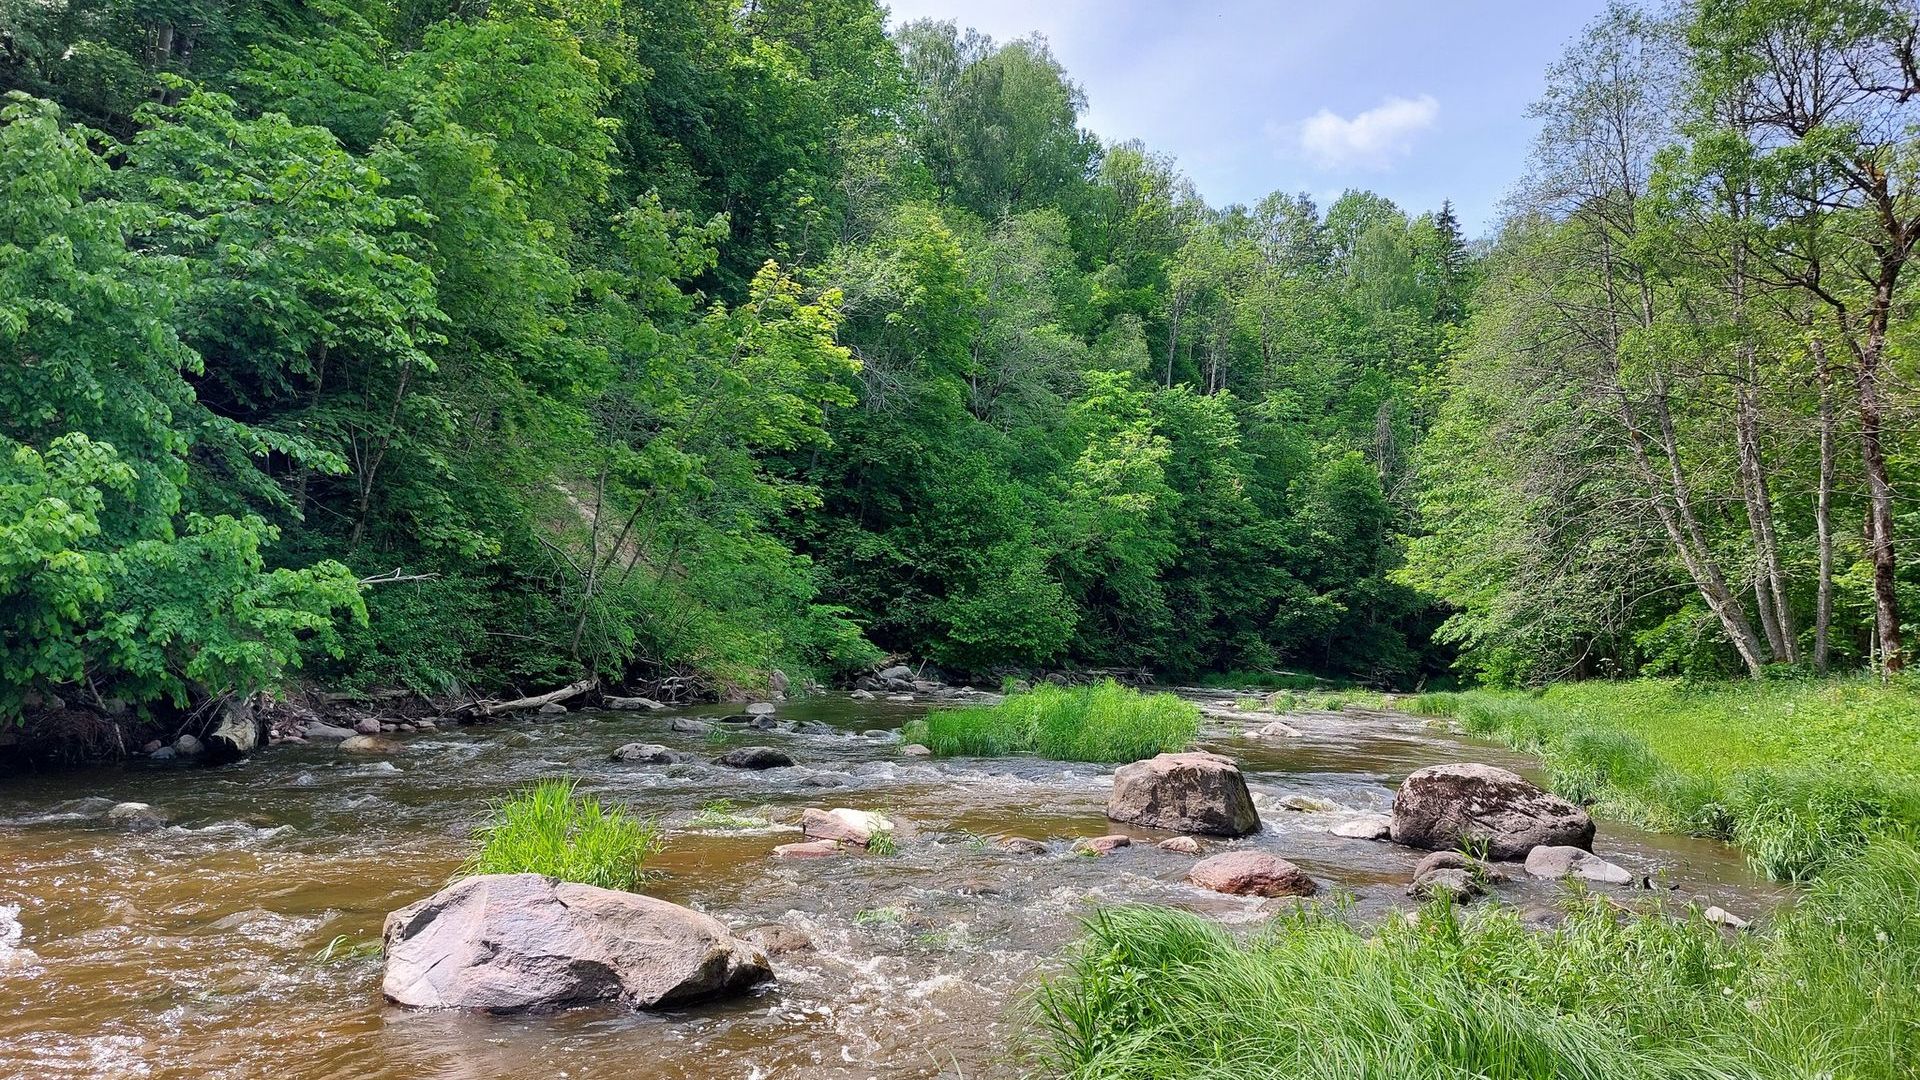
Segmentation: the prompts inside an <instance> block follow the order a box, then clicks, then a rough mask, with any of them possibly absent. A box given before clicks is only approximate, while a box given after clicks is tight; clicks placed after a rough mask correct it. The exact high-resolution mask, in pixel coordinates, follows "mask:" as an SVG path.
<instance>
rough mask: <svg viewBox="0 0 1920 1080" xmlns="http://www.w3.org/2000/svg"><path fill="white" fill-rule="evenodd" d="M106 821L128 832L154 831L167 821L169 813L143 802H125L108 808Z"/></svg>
mask: <svg viewBox="0 0 1920 1080" xmlns="http://www.w3.org/2000/svg"><path fill="white" fill-rule="evenodd" d="M105 821H106V822H107V824H109V825H113V826H116V827H118V828H122V829H125V830H127V831H128V832H152V831H153V830H154V829H158V828H160V827H161V826H163V825H165V824H166V823H167V815H166V813H165V812H164V811H161V810H156V809H155V808H153V807H152V806H150V805H148V804H146V803H143V802H123V803H115V804H114V805H113V806H112V807H111V808H110V809H108V810H107V813H106V817H105Z"/></svg>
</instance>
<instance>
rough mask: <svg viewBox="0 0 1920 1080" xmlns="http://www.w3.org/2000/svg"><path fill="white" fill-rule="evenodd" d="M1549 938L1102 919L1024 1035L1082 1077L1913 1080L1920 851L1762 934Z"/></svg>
mask: <svg viewBox="0 0 1920 1080" xmlns="http://www.w3.org/2000/svg"><path fill="white" fill-rule="evenodd" d="M1568 911H1569V914H1568V918H1567V921H1566V923H1565V924H1564V925H1563V926H1562V927H1561V928H1560V929H1558V930H1556V931H1553V932H1548V933H1540V932H1535V931H1531V930H1528V929H1527V928H1526V927H1525V926H1524V925H1523V924H1522V923H1521V921H1520V920H1519V918H1518V917H1517V916H1516V915H1514V914H1513V913H1512V912H1511V911H1510V910H1507V909H1499V908H1493V909H1487V910H1483V911H1479V912H1476V913H1474V914H1472V915H1470V916H1469V915H1461V914H1459V913H1457V912H1456V911H1455V910H1454V909H1453V908H1451V907H1449V906H1447V905H1446V904H1444V903H1436V904H1435V905H1432V906H1429V907H1428V908H1427V909H1426V911H1425V912H1424V913H1423V914H1422V917H1421V919H1420V920H1419V922H1418V924H1417V925H1410V924H1408V923H1407V922H1405V921H1403V920H1400V919H1397V918H1396V919H1390V920H1388V921H1387V922H1386V923H1385V924H1384V925H1383V926H1382V927H1381V928H1380V929H1379V931H1378V933H1377V934H1375V935H1373V936H1368V935H1367V934H1365V933H1364V932H1362V931H1360V930H1357V929H1355V928H1353V927H1352V926H1350V925H1349V924H1348V923H1347V922H1346V921H1345V920H1344V918H1343V917H1342V916H1341V914H1340V913H1339V912H1330V911H1328V910H1326V909H1324V908H1305V909H1301V910H1299V911H1296V912H1292V913H1288V914H1284V915H1282V916H1280V917H1279V918H1278V919H1276V920H1275V922H1274V923H1273V924H1272V925H1271V929H1269V930H1268V931H1267V932H1265V933H1263V934H1261V935H1259V936H1258V937H1256V938H1255V939H1253V940H1252V941H1251V942H1248V943H1244V944H1243V943H1241V942H1240V941H1238V940H1236V939H1235V938H1234V937H1233V936H1232V935H1231V934H1229V933H1228V932H1227V931H1225V930H1223V929H1221V928H1220V927H1218V926H1216V925H1214V924H1212V923H1210V922H1208V921H1206V920H1204V919H1202V918H1198V917H1196V916H1193V915H1190V914H1186V913H1183V912H1177V911H1171V910H1167V909H1161V908H1118V909H1112V910H1108V911H1105V912H1102V913H1099V914H1097V915H1095V916H1094V917H1093V918H1092V919H1091V920H1090V921H1089V923H1088V927H1087V933H1086V936H1085V938H1084V939H1083V940H1082V942H1081V944H1080V945H1079V946H1078V948H1077V949H1076V951H1075V952H1074V953H1073V955H1072V957H1071V959H1070V963H1069V967H1068V970H1067V972H1066V974H1064V975H1063V976H1061V977H1059V978H1056V979H1054V980H1052V981H1050V982H1048V983H1045V984H1043V985H1042V987H1041V989H1040V990H1039V991H1038V995H1037V999H1036V1013H1035V1015H1036V1019H1037V1023H1038V1026H1039V1027H1040V1029H1041V1032H1042V1034H1043V1035H1044V1036H1045V1038H1044V1042H1043V1048H1042V1050H1041V1052H1040V1060H1039V1061H1038V1062H1037V1063H1036V1064H1038V1065H1039V1066H1040V1071H1041V1072H1042V1073H1043V1074H1046V1075H1053V1076H1062V1077H1074V1078H1081V1080H1107V1078H1112V1080H1121V1078H1126V1080H1137V1078H1148V1077H1180V1078H1185V1080H1227V1078H1229V1077H1245V1076H1285V1077H1301V1078H1312V1080H1335V1078H1341V1080H1346V1078H1360V1080H1389V1078H1392V1080H1401V1078H1413V1080H1441V1078H1448V1080H1452V1078H1459V1077H1476V1078H1487V1080H1533V1078H1541V1077H1547V1078H1561V1077H1565V1078H1574V1077H1583V1078H1584V1077H1600V1076H1604V1077H1607V1078H1609V1080H1682V1078H1685V1080H1699V1078H1708V1080H1715V1078H1725V1080H1760V1078H1772V1077H1785V1076H1809V1077H1811V1076H1846V1077H1850V1078H1856V1080H1881V1078H1885V1080H1893V1078H1896V1077H1910V1076H1911V1075H1912V1072H1911V1069H1912V1063H1913V1062H1914V1061H1916V1060H1920V1019H1916V1018H1920V981H1917V980H1916V979H1915V973H1916V972H1917V971H1920V852H1916V850H1915V848H1914V847H1913V846H1912V845H1911V844H1909V843H1904V842H1901V841H1898V840H1892V839H1887V838H1881V839H1877V840H1875V841H1872V842H1871V843H1869V844H1868V845H1866V846H1865V847H1863V848H1862V849H1861V850H1860V852H1859V854H1858V857H1857V859H1856V860H1855V861H1854V862H1852V863H1850V864H1849V865H1848V866H1846V867H1845V868H1842V869H1837V870H1835V871H1833V872H1830V873H1829V875H1828V876H1827V877H1825V878H1823V879H1822V880H1821V882H1820V883H1819V884H1817V885H1816V886H1815V887H1814V888H1813V890H1812V891H1811V892H1810V893H1809V894H1808V895H1807V896H1806V897H1805V899H1803V900H1802V901H1801V902H1800V903H1799V905H1798V906H1797V907H1796V908H1795V909H1793V910H1790V911H1788V912H1787V913H1785V914H1784V915H1782V916H1781V917H1780V918H1779V920H1777V922H1776V924H1775V926H1774V927H1773V928H1772V929H1771V930H1769V931H1766V932H1763V933H1759V934H1729V933H1726V932H1723V931H1720V930H1718V929H1716V928H1714V927H1711V926H1709V925H1708V924H1707V923H1706V922H1705V921H1704V920H1703V919H1701V918H1700V917H1698V916H1697V915H1694V916H1689V917H1684V918H1674V917H1670V916H1667V915H1663V914H1652V915H1642V916H1633V917H1626V918H1622V917H1621V915H1620V913H1619V912H1618V911H1617V910H1616V909H1614V908H1613V907H1612V906H1611V905H1608V904H1607V903H1605V902H1604V901H1602V900H1599V899H1596V898H1592V897H1587V898H1583V899H1571V900H1569V901H1568Z"/></svg>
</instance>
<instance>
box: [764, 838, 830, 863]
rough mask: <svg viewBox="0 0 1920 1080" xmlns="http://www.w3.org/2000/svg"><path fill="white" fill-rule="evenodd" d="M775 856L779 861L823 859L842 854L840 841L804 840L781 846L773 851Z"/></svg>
mask: <svg viewBox="0 0 1920 1080" xmlns="http://www.w3.org/2000/svg"><path fill="white" fill-rule="evenodd" d="M773 854H774V857H775V858H779V859H823V858H826V857H827V856H829V855H838V854H840V841H838V840H803V841H801V842H799V843H797V844H781V845H780V846H778V847H776V848H774V849H773Z"/></svg>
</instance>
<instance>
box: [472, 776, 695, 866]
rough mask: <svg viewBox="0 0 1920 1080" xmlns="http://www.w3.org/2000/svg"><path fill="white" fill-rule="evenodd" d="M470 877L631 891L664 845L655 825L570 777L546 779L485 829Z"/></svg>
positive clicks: (496, 813)
mask: <svg viewBox="0 0 1920 1080" xmlns="http://www.w3.org/2000/svg"><path fill="white" fill-rule="evenodd" d="M478 836H479V838H480V849H479V850H478V851H476V852H475V853H474V855H473V857H472V858H470V859H468V860H467V862H466V864H465V865H463V866H462V867H461V868H460V873H459V875H458V876H461V877H464V876H467V875H469V874H544V875H546V876H547V877H550V878H555V879H558V880H560V881H576V882H579V883H581V884H583V885H598V886H600V887H601V888H603V889H624V890H627V891H633V890H635V889H637V888H639V886H640V884H641V883H642V882H643V881H644V880H645V879H646V871H645V866H646V861H647V857H648V856H649V855H651V854H653V852H654V850H655V849H656V848H657V847H658V846H659V832H658V830H657V829H656V828H655V826H654V824H653V823H652V822H650V821H643V820H641V819H639V818H636V817H634V816H632V815H631V814H629V813H628V812H627V810H626V808H625V807H621V806H609V805H602V804H601V802H600V800H599V799H597V798H595V797H593V796H591V795H577V794H575V792H574V784H573V781H571V780H543V781H541V782H540V783H538V784H535V785H534V786H533V787H531V788H528V789H527V790H525V791H523V792H521V793H520V794H518V795H515V796H514V797H512V798H510V799H508V800H507V801H505V802H503V803H501V804H500V805H499V806H497V807H495V808H494V810H493V813H492V815H491V816H490V817H489V818H488V820H487V822H486V824H484V825H482V826H481V827H480V829H479V832H478Z"/></svg>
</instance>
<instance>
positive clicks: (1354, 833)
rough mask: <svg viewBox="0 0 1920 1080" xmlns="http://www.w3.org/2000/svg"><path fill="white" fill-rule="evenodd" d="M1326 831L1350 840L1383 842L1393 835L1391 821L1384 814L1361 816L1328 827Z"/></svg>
mask: <svg viewBox="0 0 1920 1080" xmlns="http://www.w3.org/2000/svg"><path fill="white" fill-rule="evenodd" d="M1327 831H1328V832H1330V833H1332V834H1333V835H1335V836H1344V837H1347V838H1348V839H1352V840H1385V839H1387V838H1388V837H1389V836H1392V835H1393V819H1392V818H1390V817H1388V816H1387V815H1385V814H1363V815H1361V816H1360V817H1357V818H1351V819H1349V820H1347V821H1342V822H1340V823H1339V824H1337V825H1333V826H1330V827H1328V829H1327Z"/></svg>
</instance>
